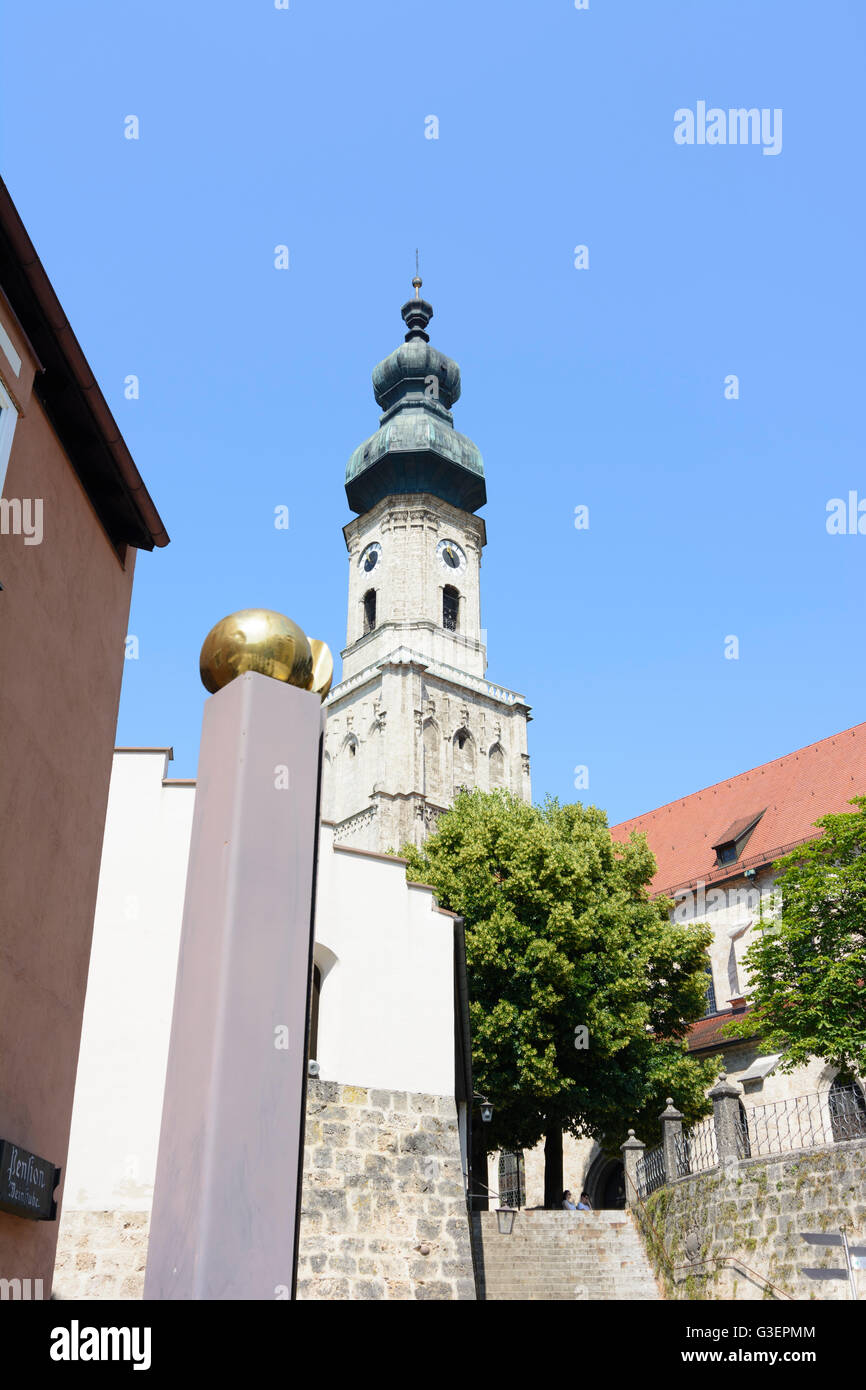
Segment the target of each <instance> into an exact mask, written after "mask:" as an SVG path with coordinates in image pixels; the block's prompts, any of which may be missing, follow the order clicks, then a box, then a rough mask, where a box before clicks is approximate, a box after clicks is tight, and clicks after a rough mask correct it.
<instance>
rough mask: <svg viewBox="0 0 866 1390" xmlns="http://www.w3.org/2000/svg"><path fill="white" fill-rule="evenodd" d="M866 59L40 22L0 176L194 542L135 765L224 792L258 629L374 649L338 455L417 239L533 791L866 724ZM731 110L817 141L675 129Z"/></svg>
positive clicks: (394, 340) (754, 48)
mask: <svg viewBox="0 0 866 1390" xmlns="http://www.w3.org/2000/svg"><path fill="white" fill-rule="evenodd" d="M864 49H866V6H863V5H862V4H860V3H856V0H851V2H850V3H842V2H841V0H824V3H822V4H820V5H818V4H815V3H804V0H799V3H798V0H763V3H762V4H761V5H760V6H756V5H755V4H754V3H753V0H727V3H726V4H725V5H709V4H699V3H696V0H684V2H683V3H677V0H658V3H655V4H653V3H648V0H590V8H589V10H587V11H577V10H575V8H574V5H573V0H556V2H555V3H554V2H553V0H537V2H536V3H534V4H518V3H511V2H510V0H508V2H503V3H494V2H493V0H473V3H472V4H467V3H466V2H465V0H463V3H456V0H441V3H439V4H437V5H435V6H425V5H412V6H410V5H407V4H406V3H405V0H399V2H398V0H393V3H391V2H389V0H369V3H367V4H365V5H359V4H358V3H357V0H351V2H350V0H291V6H290V9H289V10H287V11H282V10H276V9H275V7H274V4H273V0H211V2H210V3H208V4H206V5H205V4H199V3H191V2H190V0H187V3H185V4H178V3H177V0H147V3H145V0H130V2H129V3H124V4H118V3H116V0H80V3H79V4H76V5H75V6H70V5H68V4H67V3H65V0H64V3H61V2H60V0H43V2H42V3H40V4H39V5H30V6H15V7H10V10H9V12H8V13H7V14H5V15H4V57H5V71H4V80H3V85H2V98H0V114H2V126H0V132H2V133H0V161H2V170H3V176H4V178H5V179H6V182H7V185H8V187H9V189H10V191H11V193H12V196H13V198H14V199H15V201H16V203H17V206H18V208H19V211H20V213H21V215H22V217H23V219H24V221H25V223H26V225H27V228H28V230H29V232H30V235H31V237H32V238H33V241H34V243H35V244H36V247H37V250H38V251H39V254H40V256H41V257H42V260H43V262H44V264H45V266H46V269H47V270H48V273H49V275H50V277H51V279H52V281H53V284H54V286H55V289H56V290H57V292H58V294H59V296H60V299H61V302H62V304H63V306H64V308H65V309H66V312H67V314H68V316H69V318H70V321H71V323H72V325H73V327H74V329H75V332H76V334H77V335H78V338H79V340H80V342H81V343H82V346H83V347H84V350H85V352H86V353H87V355H88V358H89V360H90V363H91V365H92V367H93V369H94V371H95V373H96V375H97V377H98V379H99V381H100V383H101V385H102V388H103V391H104V393H105V395H106V398H107V400H108V402H109V404H110V405H111V408H112V410H113V411H114V413H115V415H116V418H117V420H118V422H119V424H120V426H121V429H122V430H123V433H124V435H125V437H126V439H127V442H128V444H129V446H130V449H131V451H132V454H133V457H134V458H135V460H136V462H137V464H138V466H139V469H140V470H141V472H142V474H143V476H144V478H145V480H146V482H147V485H148V487H149V489H150V491H151V494H152V496H153V497H154V500H155V501H156V503H157V506H158V507H159V509H160V511H161V514H162V516H163V517H164V519H165V522H166V525H167V527H168V530H169V532H170V534H171V537H172V544H171V546H170V547H169V548H168V549H167V550H164V551H155V552H154V553H153V554H152V555H147V554H144V555H141V556H140V558H139V561H138V568H137V576H136V585H135V594H134V599H133V610H132V615H131V620H130V631H131V632H132V633H134V634H135V635H136V636H137V637H138V639H139V644H140V656H139V659H138V660H137V661H128V662H127V663H126V670H125V678H124V688H123V697H122V702H121V710H120V722H119V729H118V742H119V743H121V744H173V745H174V749H175V763H174V764H173V768H172V771H173V774H174V775H175V776H191V775H194V773H195V766H196V758H197V748H198V737H199V729H200V721H201V709H202V704H203V701H204V699H205V692H204V690H203V689H202V687H201V685H200V683H199V678H198V651H199V647H200V645H201V641H202V639H203V637H204V635H205V633H206V632H207V630H208V629H209V627H210V626H211V625H212V624H213V623H214V622H215V621H216V620H217V619H218V618H220V617H222V616H223V615H224V614H226V613H228V612H231V611H232V610H234V609H237V608H242V607H247V606H257V605H261V606H266V607H272V608H277V609H280V610H282V611H284V612H287V613H288V614H289V615H290V616H292V617H294V618H295V619H296V620H297V621H298V622H300V623H301V625H302V626H303V627H304V628H305V630H306V631H308V632H309V633H311V634H313V635H316V636H320V637H322V638H324V639H325V640H326V641H327V642H328V643H329V644H330V645H331V647H332V648H333V649H334V650H335V651H339V649H340V647H341V646H342V645H343V642H344V639H345V610H346V579H347V574H346V558H345V547H344V543H343V539H342V534H341V527H342V526H343V524H344V523H345V522H346V521H347V520H349V518H350V515H351V513H350V512H349V511H348V508H347V505H346V501H345V494H344V492H343V475H344V469H345V464H346V460H347V458H348V456H349V454H350V453H351V451H352V450H353V449H354V447H355V446H356V445H357V444H358V443H359V442H360V441H361V440H362V439H363V438H365V437H366V436H367V435H368V434H370V433H371V432H372V431H373V430H374V429H375V428H376V424H377V420H378V412H377V408H376V405H375V402H374V400H373V396H372V389H371V385H370V372H371V370H372V368H373V366H374V364H375V363H376V362H377V361H378V360H379V359H380V358H381V357H383V356H385V355H386V354H387V353H388V352H390V351H391V350H392V349H393V348H394V347H396V346H397V344H398V342H399V341H400V339H401V336H402V324H401V321H400V317H399V307H400V304H401V303H402V302H403V300H404V299H405V298H407V297H408V295H409V293H410V284H409V282H410V279H411V276H412V273H413V270H414V250H415V247H416V246H419V247H420V249H421V270H422V275H423V278H424V294H425V295H426V296H427V297H428V298H430V300H431V301H432V303H433V306H434V309H435V318H434V320H433V323H432V325H431V336H432V340H433V342H434V343H435V344H436V346H437V347H439V348H441V349H442V350H443V351H445V352H447V353H449V354H450V355H452V356H453V357H455V358H456V359H457V361H458V362H459V363H460V366H461V370H462V375H463V396H462V398H461V400H460V401H459V402H458V404H457V406H456V407H455V424H456V426H457V428H458V429H460V430H462V431H463V432H464V433H466V434H469V435H470V436H471V437H472V438H473V439H474V440H475V441H476V442H477V444H478V445H479V447H480V449H481V451H482V454H483V456H484V461H485V467H486V472H487V489H488V496H489V499H490V500H489V502H488V505H487V507H486V508H485V509H484V511H483V515H484V516H485V518H486V521H487V530H488V546H487V550H486V552H485V559H484V566H483V571H482V583H483V591H482V592H483V613H482V620H483V622H484V624H485V626H486V628H487V630H488V655H489V668H488V675H489V677H490V678H491V679H492V680H494V681H496V682H498V683H500V684H503V685H506V686H509V687H510V688H511V689H515V690H519V691H521V692H523V693H525V694H526V696H527V698H528V700H529V702H530V703H531V705H532V707H533V715H534V722H533V723H532V724H531V725H530V752H531V755H532V769H533V791H534V795H535V796H536V797H537V798H541V797H542V796H543V795H544V794H545V793H547V792H550V793H553V794H557V795H559V796H560V798H562V799H565V800H572V799H574V798H575V797H576V796H577V793H576V792H575V791H574V787H573V777H574V768H575V766H576V765H586V766H587V767H588V769H589V790H588V791H586V792H581V793H580V796H581V797H582V798H583V799H588V800H592V801H594V802H595V803H597V804H599V805H601V806H604V807H606V808H607V810H608V812H609V814H610V817H611V819H612V820H620V819H623V818H625V817H627V816H630V815H633V814H637V813H639V812H641V811H644V810H648V809H651V808H652V807H654V806H657V805H660V804H662V803H664V802H666V801H669V800H672V799H674V798H676V797H678V796H681V795H684V794H686V793H688V792H691V791H693V790H695V789H697V788H698V787H701V786H705V785H707V784H709V783H712V782H715V781H718V780H720V779H722V778H725V777H727V776H730V775H732V774H735V773H738V772H741V771H743V770H745V769H746V768H748V767H751V766H754V765H755V764H757V763H760V762H764V761H766V760H768V759H770V758H774V757H778V756H780V755H782V754H784V753H786V752H788V751H790V750H792V749H795V748H797V747H800V746H802V745H803V744H806V743H809V742H813V741H814V740H816V739H819V738H822V737H824V736H826V735H828V734H832V733H834V732H837V731H838V730H841V729H844V728H846V727H849V726H850V725H852V724H855V723H858V722H860V721H861V720H862V719H863V718H864V717H866V703H864V697H863V692H864V690H866V643H864V640H863V627H862V601H863V574H864V562H866V536H859V535H845V536H830V535H828V533H827V530H826V525H825V522H826V505H827V502H828V500H829V499H831V498H834V497H847V495H848V493H849V491H851V490H859V495H860V496H861V497H863V498H866V467H864V461H863V460H864V448H863V445H864V420H863V410H862V405H861V397H862V381H863V373H864V347H863V341H864V331H863V324H864V320H866V312H864V310H866V302H864V300H866V296H864V255H863V249H862V224H863V151H862V74H863V70H864ZM699 101H706V103H707V105H708V106H710V107H712V106H718V107H721V108H723V109H727V108H730V107H739V106H746V107H753V106H754V107H758V108H770V109H776V108H780V109H781V110H782V112H783V126H782V130H783V143H782V150H781V152H780V153H779V154H778V155H775V156H767V155H764V154H763V152H762V149H761V148H760V147H758V146H735V145H727V146H708V145H703V146H699V145H693V146H681V145H678V144H676V143H675V141H674V138H673V132H674V112H675V111H676V110H677V109H679V108H683V107H690V108H691V109H693V110H694V109H695V108H696V106H697V103H698V102H699ZM130 114H135V115H137V116H138V117H139V120H140V139H139V140H138V141H129V140H126V139H124V134H123V131H124V118H125V117H126V116H128V115H130ZM431 114H432V115H436V116H437V117H438V120H439V139H438V140H429V139H425V134H424V132H425V117H427V116H428V115H431ZM280 243H285V244H287V245H288V246H289V248H290V259H291V266H290V269H289V270H288V271H277V270H275V269H274V265H273V261H274V255H273V249H274V247H275V246H276V245H277V244H280ZM578 244H584V245H587V246H588V247H589V269H588V270H580V271H579V270H576V269H575V268H574V264H573V261H574V254H573V252H574V247H575V246H576V245H578ZM130 373H135V374H136V375H138V376H139V378H140V383H141V395H140V399H139V400H137V401H128V400H126V399H124V389H123V388H124V379H125V377H126V376H127V375H128V374H130ZM729 374H736V375H737V376H738V378H739V382H740V396H739V399H738V400H726V399H725V395H724V382H725V378H726V376H728V375H729ZM280 504H284V505H287V506H288V507H289V509H290V513H291V526H290V529H289V530H288V532H284V531H277V530H275V528H274V526H273V515H274V508H275V506H277V505H280ZM578 505H587V506H588V507H589V509H590V513H589V515H590V526H589V529H588V530H586V531H577V530H576V529H575V527H574V509H575V507H576V506H578ZM729 635H735V636H737V637H738V639H739V651H740V654H739V659H738V660H727V659H725V655H724V652H725V639H726V637H728V636H729Z"/></svg>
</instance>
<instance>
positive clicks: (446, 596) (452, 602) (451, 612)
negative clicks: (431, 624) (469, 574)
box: [442, 584, 460, 632]
mask: <svg viewBox="0 0 866 1390" xmlns="http://www.w3.org/2000/svg"><path fill="white" fill-rule="evenodd" d="M459 613H460V593H459V591H458V590H457V589H455V588H454V585H453V584H446V585H445V588H444V589H443V590H442V626H443V627H444V628H445V629H446V630H447V631H448V632H456V631H457V618H458V615H459Z"/></svg>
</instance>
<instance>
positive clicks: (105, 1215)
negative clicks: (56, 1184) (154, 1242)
mask: <svg viewBox="0 0 866 1390" xmlns="http://www.w3.org/2000/svg"><path fill="white" fill-rule="evenodd" d="M149 1229H150V1212H149V1211H74V1210H68V1209H66V1208H64V1210H63V1213H62V1215H61V1218H60V1231H59V1234H58V1239H57V1262H56V1264H55V1267H54V1284H53V1290H52V1291H53V1293H54V1296H55V1298H123V1299H126V1298H141V1297H142V1296H143V1294H144V1269H145V1265H146V1264H147V1238H148V1231H149Z"/></svg>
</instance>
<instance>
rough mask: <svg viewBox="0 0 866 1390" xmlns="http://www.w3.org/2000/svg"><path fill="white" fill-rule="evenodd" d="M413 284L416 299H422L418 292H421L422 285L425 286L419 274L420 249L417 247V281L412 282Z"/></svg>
mask: <svg viewBox="0 0 866 1390" xmlns="http://www.w3.org/2000/svg"><path fill="white" fill-rule="evenodd" d="M412 284H413V285H414V287H415V298H416V299H420V298H421V296H420V295H419V293H418V291H419V290H420V288H421V285H422V284H423V281H422V279H421V276H420V274H419V273H418V247H417V246H416V247H415V279H414V280H413V281H412Z"/></svg>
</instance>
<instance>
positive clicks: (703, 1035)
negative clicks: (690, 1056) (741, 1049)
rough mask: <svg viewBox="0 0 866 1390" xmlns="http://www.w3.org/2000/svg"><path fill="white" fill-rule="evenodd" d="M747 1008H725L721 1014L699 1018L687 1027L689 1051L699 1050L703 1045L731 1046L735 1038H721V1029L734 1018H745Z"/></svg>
mask: <svg viewBox="0 0 866 1390" xmlns="http://www.w3.org/2000/svg"><path fill="white" fill-rule="evenodd" d="M748 1013H749V1009H748V1008H746V1009H737V1010H736V1012H735V1011H734V1010H733V1009H727V1010H726V1011H725V1013H723V1014H710V1017H709V1018H699V1019H698V1021H697V1023H693V1024H692V1026H691V1028H690V1029H689V1036H688V1048H689V1052H699V1051H700V1050H701V1048H704V1047H719V1046H724V1045H725V1044H727V1046H728V1047H732V1046H733V1045H734V1043H735V1042H736V1041H737V1039H736V1038H723V1037H722V1029H723V1028H724V1026H725V1024H726V1023H730V1022H732V1020H733V1019H735V1018H745V1016H746V1014H748Z"/></svg>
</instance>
